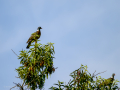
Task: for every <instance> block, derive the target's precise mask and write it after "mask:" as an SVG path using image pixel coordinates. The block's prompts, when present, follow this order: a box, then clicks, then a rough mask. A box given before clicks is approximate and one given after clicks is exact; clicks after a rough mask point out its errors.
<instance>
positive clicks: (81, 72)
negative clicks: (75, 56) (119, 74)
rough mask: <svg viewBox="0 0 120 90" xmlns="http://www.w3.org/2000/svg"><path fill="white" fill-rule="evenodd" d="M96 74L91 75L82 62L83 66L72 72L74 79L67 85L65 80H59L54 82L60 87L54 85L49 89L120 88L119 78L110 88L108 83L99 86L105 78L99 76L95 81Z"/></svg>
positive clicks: (107, 89)
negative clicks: (118, 84)
mask: <svg viewBox="0 0 120 90" xmlns="http://www.w3.org/2000/svg"><path fill="white" fill-rule="evenodd" d="M102 73H103V72H102ZM98 74H100V73H98ZM96 75H97V74H96ZM96 75H94V74H93V75H91V74H90V73H89V72H88V70H87V66H84V65H82V64H81V67H80V68H79V69H77V70H75V71H73V72H72V73H71V74H70V76H71V77H72V78H73V80H70V81H69V82H68V84H67V85H63V84H64V82H60V81H58V83H59V84H54V85H57V86H59V88H57V87H53V86H52V87H50V88H49V89H51V90H63V88H66V90H103V89H106V90H116V89H118V86H117V82H119V81H117V80H115V81H114V82H113V83H112V84H111V85H109V86H110V88H107V87H106V86H107V85H103V86H101V87H98V86H99V85H100V84H101V82H102V80H103V79H102V78H101V77H99V78H97V77H96V78H97V80H96V81H94V79H93V78H94V77H95V76H96ZM104 80H106V79H104ZM108 82H111V81H108Z"/></svg>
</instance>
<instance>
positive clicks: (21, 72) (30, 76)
mask: <svg viewBox="0 0 120 90" xmlns="http://www.w3.org/2000/svg"><path fill="white" fill-rule="evenodd" d="M37 41H38V40H37ZM31 46H32V45H31ZM33 46H34V47H33V48H30V49H29V51H26V50H24V51H23V50H22V51H20V55H19V56H18V59H20V64H22V66H20V67H18V68H17V69H16V71H17V72H18V76H19V78H20V79H22V80H23V84H24V85H27V86H28V88H30V89H31V90H35V89H37V88H39V89H42V88H43V86H44V83H45V78H47V79H48V75H51V74H52V73H54V71H55V69H56V68H54V67H53V59H54V57H53V55H54V53H55V52H54V46H53V43H47V45H42V44H40V43H39V44H37V43H35V45H33ZM16 85H17V86H18V87H19V86H20V85H19V84H16Z"/></svg>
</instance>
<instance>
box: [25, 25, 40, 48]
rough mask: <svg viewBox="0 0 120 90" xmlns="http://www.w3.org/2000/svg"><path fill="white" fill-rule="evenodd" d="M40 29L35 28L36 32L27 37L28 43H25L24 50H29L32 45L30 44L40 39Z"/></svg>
mask: <svg viewBox="0 0 120 90" xmlns="http://www.w3.org/2000/svg"><path fill="white" fill-rule="evenodd" d="M40 29H42V28H41V27H38V28H37V31H36V32H34V33H33V34H32V35H31V36H30V37H29V39H28V41H27V42H26V43H28V45H27V47H26V49H29V47H30V45H31V43H32V42H35V41H36V39H39V38H40V36H41V31H40Z"/></svg>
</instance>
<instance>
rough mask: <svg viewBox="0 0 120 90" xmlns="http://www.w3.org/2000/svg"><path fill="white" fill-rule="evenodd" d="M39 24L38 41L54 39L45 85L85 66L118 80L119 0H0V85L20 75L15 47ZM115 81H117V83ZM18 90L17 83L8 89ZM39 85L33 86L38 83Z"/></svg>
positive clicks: (6, 87) (23, 44) (21, 46)
mask: <svg viewBox="0 0 120 90" xmlns="http://www.w3.org/2000/svg"><path fill="white" fill-rule="evenodd" d="M38 26H41V27H42V28H43V29H42V30H41V33H42V34H41V37H40V40H41V41H39V43H42V44H47V43H48V42H51V43H55V44H54V48H55V55H54V56H55V59H54V66H55V67H58V69H56V71H55V73H53V74H52V75H51V77H50V76H49V77H48V79H47V80H46V82H45V86H44V88H45V90H48V88H50V87H51V86H54V85H53V84H54V83H57V82H58V80H60V81H63V82H66V83H67V82H68V81H69V80H70V79H72V78H71V77H70V76H69V75H70V73H71V72H73V71H74V70H76V69H78V68H80V66H81V64H83V65H87V66H88V71H89V72H90V73H91V74H92V73H94V71H95V70H96V73H95V74H97V73H99V72H103V71H106V70H107V71H106V72H105V73H102V74H99V75H98V76H101V77H102V78H106V79H107V78H109V77H111V75H112V73H115V74H116V76H115V79H118V80H119V81H120V0H84V1H83V0H0V47H1V49H0V58H1V62H0V68H1V70H0V90H9V89H10V88H11V87H13V86H15V84H13V82H15V83H21V80H20V79H18V78H15V76H18V74H17V72H16V71H15V68H18V67H19V66H20V60H18V58H17V56H16V55H15V54H14V53H13V52H12V51H11V49H13V50H14V51H15V52H16V53H17V54H18V55H19V54H20V52H19V51H21V50H22V49H23V50H26V46H27V44H26V42H27V40H28V38H29V37H30V35H31V34H32V33H33V32H35V31H36V30H37V27H38ZM118 86H119V87H120V83H118ZM12 90H17V89H12ZM37 90H38V89H37Z"/></svg>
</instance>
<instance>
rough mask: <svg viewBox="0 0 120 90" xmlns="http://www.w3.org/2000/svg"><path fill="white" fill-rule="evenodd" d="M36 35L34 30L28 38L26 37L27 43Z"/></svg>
mask: <svg viewBox="0 0 120 90" xmlns="http://www.w3.org/2000/svg"><path fill="white" fill-rule="evenodd" d="M35 35H36V32H34V33H32V35H31V36H30V38H29V39H28V41H27V43H29V42H30V41H32V40H33V39H34V38H35V37H34V36H35Z"/></svg>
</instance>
